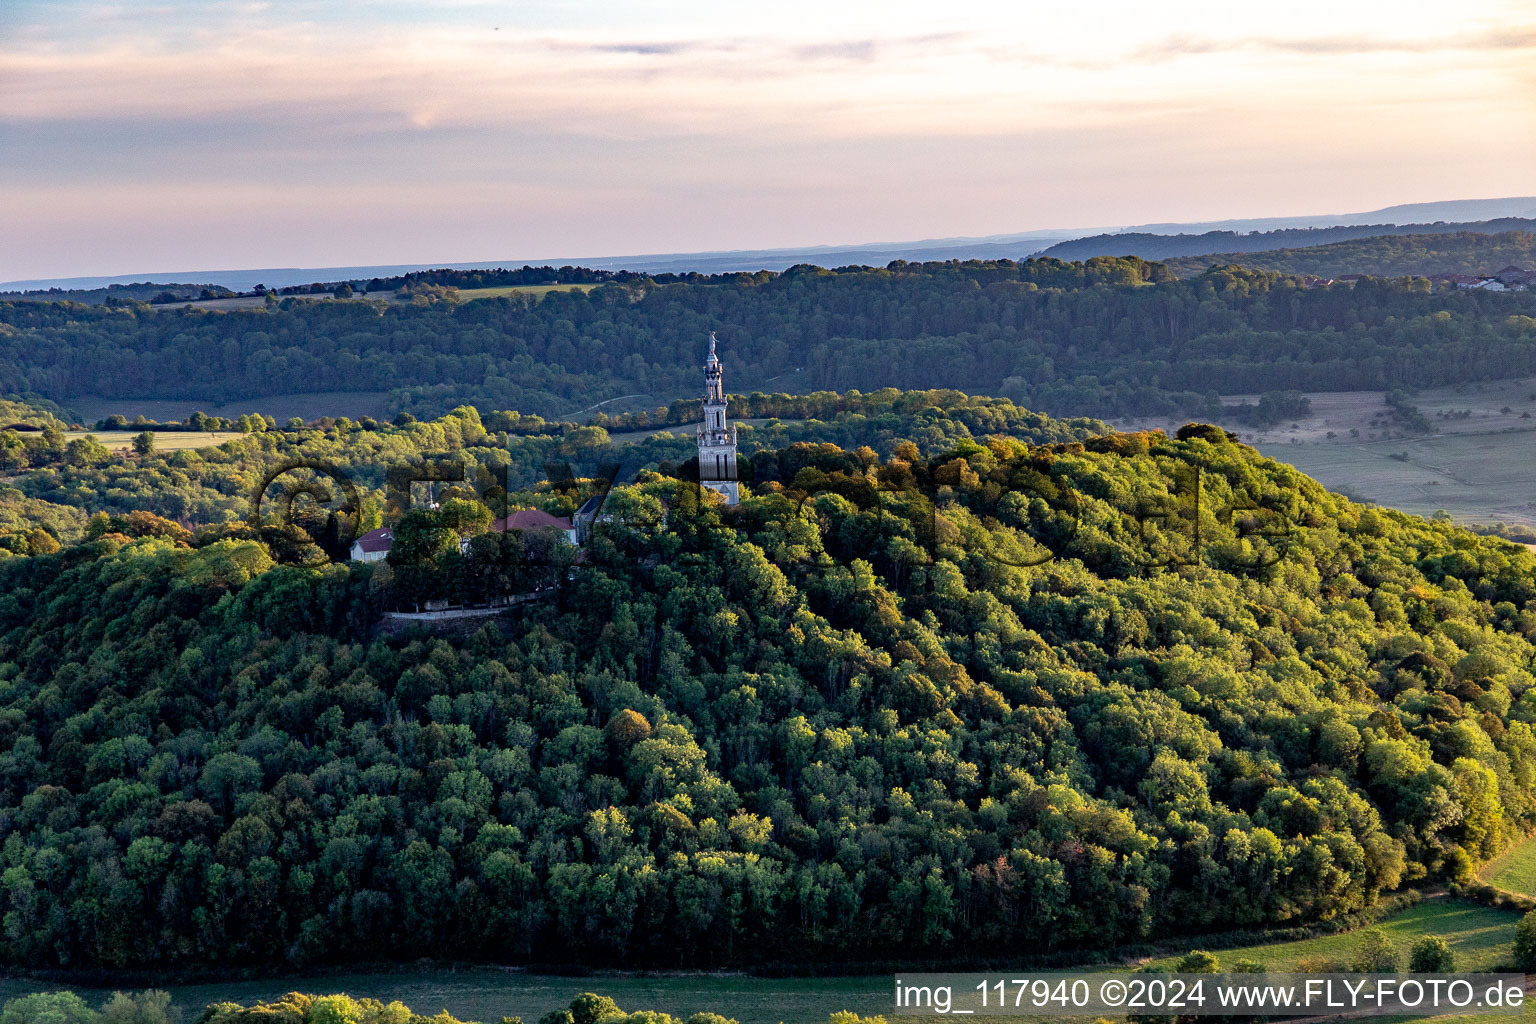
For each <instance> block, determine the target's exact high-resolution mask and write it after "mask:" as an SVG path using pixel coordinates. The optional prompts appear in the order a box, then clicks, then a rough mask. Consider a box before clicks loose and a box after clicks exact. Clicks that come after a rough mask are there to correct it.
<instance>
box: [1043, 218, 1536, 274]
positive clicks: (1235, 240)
mask: <svg viewBox="0 0 1536 1024" xmlns="http://www.w3.org/2000/svg"><path fill="white" fill-rule="evenodd" d="M1532 228H1536V220H1531V219H1529V218H1526V217H1501V218H1498V219H1497V220H1483V221H1468V222H1465V223H1452V224H1447V223H1445V222H1443V221H1442V222H1438V223H1435V224H1350V225H1341V226H1336V227H1325V228H1278V229H1275V230H1273V231H1246V232H1239V231H1206V232H1203V233H1201V234H1195V235H1191V234H1180V235H1166V234H1151V233H1148V232H1144V231H1122V232H1116V233H1113V234H1104V235H1092V236H1089V237H1087V238H1074V239H1071V240H1070V241H1066V242H1058V243H1056V244H1055V245H1053V246H1051V247H1050V248H1049V249H1044V250H1042V251H1041V252H1040V253H1039V255H1041V256H1044V257H1048V258H1054V259H1060V260H1086V259H1092V258H1093V257H1095V256H1140V257H1141V258H1142V259H1147V260H1169V261H1174V260H1179V259H1187V258H1191V257H1205V256H1209V255H1210V254H1212V253H1228V254H1234V255H1238V256H1241V257H1243V258H1239V259H1232V260H1225V261H1221V262H1231V263H1241V264H1242V265H1243V266H1249V265H1250V264H1249V262H1248V260H1247V259H1246V256H1247V255H1248V254H1249V253H1261V252H1273V251H1275V250H1278V249H1283V250H1286V251H1292V250H1298V249H1309V248H1321V247H1325V246H1329V247H1331V246H1333V245H1335V244H1337V243H1340V242H1348V241H1351V240H1353V239H1357V238H1371V239H1375V238H1383V237H1389V236H1393V235H1402V236H1408V235H1441V236H1445V235H1456V234H1482V235H1491V234H1497V233H1500V232H1517V231H1530V230H1531V229H1532ZM1494 269H1495V270H1497V269H1498V268H1497V267H1495V268H1494ZM1346 273H1363V271H1346Z"/></svg>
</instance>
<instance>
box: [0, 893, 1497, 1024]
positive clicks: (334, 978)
mask: <svg viewBox="0 0 1536 1024" xmlns="http://www.w3.org/2000/svg"><path fill="white" fill-rule="evenodd" d="M1518 919H1519V915H1517V914H1515V913H1512V912H1510V911H1504V910H1492V909H1489V908H1487V907H1482V906H1479V905H1477V904H1473V903H1468V902H1464V901H1461V900H1453V899H1447V898H1442V899H1434V900H1429V901H1426V902H1424V903H1421V904H1419V905H1418V906H1416V907H1412V908H1410V909H1408V910H1406V911H1403V912H1402V913H1400V914H1396V915H1393V916H1392V917H1391V918H1389V919H1387V920H1386V921H1385V922H1383V923H1382V924H1381V925H1380V927H1381V928H1382V930H1383V931H1385V932H1386V933H1387V935H1388V936H1390V937H1391V938H1392V939H1393V941H1394V942H1395V943H1396V944H1397V946H1398V949H1399V951H1400V952H1402V954H1403V958H1404V961H1405V964H1406V960H1407V952H1408V947H1409V946H1410V945H1411V944H1412V943H1413V941H1414V940H1415V939H1417V938H1419V937H1420V936H1421V935H1426V934H1429V935H1439V936H1440V937H1442V938H1444V939H1445V940H1446V941H1447V942H1448V943H1450V946H1451V948H1452V950H1454V951H1455V953H1456V957H1457V964H1456V967H1457V969H1458V970H1462V971H1478V970H1487V969H1489V968H1492V967H1494V966H1497V965H1499V964H1501V963H1504V962H1507V961H1508V960H1509V958H1510V955H1511V946H1512V944H1513V940H1514V929H1515V922H1516V921H1517V920H1518ZM1358 942H1359V932H1358V931H1356V932H1346V933H1340V934H1337V935H1327V936H1323V937H1321V938H1315V939H1304V940H1301V941H1297V942H1280V943H1271V944H1268V945H1260V946H1245V947H1242V948H1238V949H1221V950H1213V952H1214V953H1215V954H1216V956H1217V957H1218V958H1219V959H1220V961H1221V963H1222V966H1223V967H1226V966H1228V965H1230V964H1232V963H1234V962H1236V961H1237V960H1243V959H1248V960H1258V961H1260V962H1262V963H1264V964H1265V965H1266V966H1267V967H1268V968H1269V969H1270V970H1272V971H1294V970H1296V969H1297V964H1298V962H1299V961H1301V960H1302V959H1303V958H1306V957H1317V956H1322V957H1327V958H1329V959H1338V960H1347V959H1349V956H1350V954H1351V953H1353V951H1354V948H1355V945H1356V944H1357V943H1358ZM1024 952H1027V951H1021V953H1024ZM1176 959H1177V957H1176V956H1169V957H1166V958H1163V959H1160V960H1156V961H1148V962H1153V963H1157V964H1162V965H1167V966H1170V967H1171V966H1172V964H1173V962H1174V961H1175V960H1176ZM1142 963H1144V962H1138V963H1137V964H1136V965H1135V966H1141V965H1142ZM1126 966H1127V965H1124V964H1118V965H1107V964H1097V965H1094V966H1093V967H1091V968H1089V969H1090V970H1094V971H1109V970H1123V969H1124V968H1125V967H1126ZM964 969H965V968H964V967H963V966H957V968H956V970H964ZM62 987H66V986H63V985H60V984H56V983H49V982H40V981H32V980H28V979H22V978H4V977H0V1000H4V999H10V998H14V997H16V996H19V995H24V994H26V993H28V992H37V991H51V990H53V989H57V988H62ZM164 987H165V988H166V989H167V991H169V992H170V993H171V995H172V997H173V999H174V1000H175V1002H176V1003H177V1004H178V1005H180V1006H181V1007H182V1008H183V1009H184V1010H185V1011H188V1016H189V1017H195V1016H196V1014H197V1012H198V1011H200V1010H201V1009H202V1007H203V1006H205V1005H207V1004H208V1003H211V1002H216V1001H219V1000H224V999H231V1000H235V1001H237V1002H241V1003H247V1004H249V1003H252V1002H255V1001H258V1000H273V999H277V998H279V997H280V996H281V995H282V994H283V993H285V992H289V991H301V992H348V993H350V994H351V995H353V996H370V997H373V998H376V999H382V1000H385V1001H389V1000H391V999H399V1000H402V1001H403V1002H405V1003H406V1004H407V1005H409V1006H411V1007H412V1008H413V1009H416V1010H417V1011H418V1012H436V1011H437V1010H439V1009H447V1010H448V1011H449V1012H450V1013H451V1014H453V1015H454V1016H456V1017H458V1018H460V1019H462V1020H480V1021H487V1020H497V1019H499V1018H501V1017H502V1016H504V1015H513V1014H516V1015H519V1016H521V1017H522V1018H523V1019H524V1020H525V1021H534V1020H538V1019H539V1017H541V1016H542V1015H543V1014H545V1013H548V1012H549V1011H550V1010H553V1009H556V1008H559V1007H562V1006H565V1005H567V1004H568V1003H569V1002H570V1000H571V998H572V997H574V996H575V995H576V994H577V993H579V992H597V993H599V994H602V995H606V996H610V997H611V998H613V999H614V1001H616V1002H617V1003H618V1004H619V1005H620V1006H622V1007H624V1008H625V1009H626V1010H642V1009H650V1010H663V1011H666V1012H668V1013H671V1014H674V1015H676V1016H680V1017H686V1016H688V1015H689V1014H690V1013H694V1012H697V1011H700V1010H711V1011H714V1012H716V1013H723V1014H725V1015H726V1016H729V1017H735V1018H736V1019H737V1020H739V1021H741V1024H777V1022H779V1021H784V1022H806V1024H823V1022H825V1021H826V1019H827V1016H828V1015H829V1014H831V1013H833V1012H835V1011H837V1010H843V1009H846V1010H854V1011H856V1012H858V1013H860V1014H862V1015H867V1016H872V1015H876V1014H885V1015H887V1017H888V1019H895V1018H894V1017H893V1016H892V1015H891V1010H892V1006H891V975H890V974H889V973H879V974H870V975H862V976H830V977H821V978H759V977H751V976H747V975H741V974H713V973H706V972H700V973H692V974H677V973H663V974H651V975H645V974H619V973H608V972H594V973H593V974H591V975H588V976H585V977H580V978H573V977H559V976H553V975H541V974H532V973H528V972H524V971H520V970H506V969H502V968H497V967H452V966H426V965H413V966H411V967H408V968H404V969H395V970H389V971H380V972H360V971H359V972H340V973H321V974H307V975H306V974H294V975H286V976H278V977H273V978H269V979H264V980H242V981H230V982H224V983H217V982H209V983H199V984H187V985H167V986H164ZM75 988H76V991H78V992H80V994H81V995H83V996H85V997H86V998H87V999H90V1000H91V1001H93V1002H99V1001H100V1000H101V999H104V998H105V997H106V996H107V995H108V994H109V990H107V989H93V988H89V987H84V986H75ZM901 1019H903V1020H908V1021H912V1022H913V1024H918V1022H919V1021H930V1020H937V1019H940V1018H927V1017H903V1018H901ZM992 1019H994V1020H1001V1019H1004V1018H992ZM1007 1019H1009V1020H1015V1019H1017V1020H1028V1021H1034V1022H1040V1021H1045V1020H1051V1019H1059V1018H1052V1017H1043V1016H1042V1017H1031V1018H1007Z"/></svg>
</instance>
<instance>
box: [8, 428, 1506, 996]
mask: <svg viewBox="0 0 1536 1024" xmlns="http://www.w3.org/2000/svg"><path fill="white" fill-rule="evenodd" d="M466 428H467V421H466ZM1181 434H1183V435H1184V436H1183V437H1182V438H1181V439H1169V438H1166V437H1164V436H1162V435H1161V434H1151V435H1110V436H1107V437H1103V438H1100V439H1096V440H1089V441H1087V442H1081V441H1075V442H1066V443H1057V444H1053V445H1047V446H1040V447H1031V446H1029V445H1026V444H1024V443H1022V442H1017V441H1011V440H1006V439H995V440H991V441H988V442H987V443H985V444H978V443H975V442H970V441H964V442H959V443H957V444H955V445H954V446H952V447H951V448H949V449H948V450H943V451H939V452H937V453H936V454H935V455H934V457H933V458H931V459H924V458H923V457H922V456H921V454H920V453H919V451H918V450H917V448H916V447H915V446H910V445H903V444H898V445H896V446H895V447H894V448H893V451H892V454H891V455H890V456H889V457H888V458H885V459H880V458H879V457H878V456H876V455H875V453H874V452H872V451H869V450H859V451H843V450H839V449H838V448H837V447H836V446H831V445H798V446H791V447H789V448H786V449H783V450H780V451H778V452H760V453H758V454H757V455H755V456H754V457H753V460H752V463H753V470H754V473H755V474H756V478H755V481H754V484H753V488H752V489H753V494H754V496H753V497H750V498H749V499H748V500H746V501H744V502H743V504H742V505H741V506H740V507H738V508H735V509H723V508H720V507H718V506H715V505H712V504H708V503H706V504H702V505H701V504H699V503H698V502H697V501H692V500H690V499H689V493H690V492H688V491H687V490H686V489H683V488H681V486H680V485H679V484H678V483H677V482H676V481H673V480H671V479H669V478H667V477H664V476H659V475H651V476H647V477H644V478H643V479H642V480H641V482H639V483H638V484H635V485H632V486H627V487H623V488H620V489H617V490H616V491H615V492H614V493H613V494H612V495H610V505H609V508H610V509H611V510H612V512H613V513H614V517H615V518H614V521H613V522H612V523H611V524H609V525H608V526H606V527H605V528H604V530H603V531H601V532H600V534H599V536H598V538H597V540H596V541H595V542H594V544H593V546H592V548H591V552H590V555H589V557H588V559H587V560H585V561H583V562H582V563H580V564H579V565H578V566H576V567H573V569H572V570H571V572H570V575H569V579H568V580H567V579H565V576H564V574H562V576H561V579H562V580H565V582H564V583H563V585H562V586H561V587H560V588H559V589H558V590H556V591H554V592H553V595H554V596H552V597H550V598H549V599H548V600H541V601H536V602H532V603H529V604H526V605H523V606H521V607H520V609H519V611H518V612H517V613H516V614H514V615H513V616H512V617H511V618H510V623H509V627H508V630H507V631H506V632H505V633H504V632H502V631H500V630H498V629H496V628H493V627H490V626H487V627H486V628H483V629H481V630H480V631H478V632H476V633H474V634H473V635H471V636H469V637H468V638H466V639H461V640H454V639H447V638H442V637H436V638H434V637H426V636H418V637H406V638H404V639H399V640H390V639H385V638H382V637H375V636H372V635H371V632H370V628H369V624H370V622H371V620H372V609H373V608H374V607H375V601H376V599H377V598H376V595H377V593H378V590H379V588H380V586H381V585H382V584H383V582H384V574H385V573H386V572H387V571H388V569H389V568H390V567H389V565H388V563H385V564H384V565H383V566H347V565H342V566H332V567H320V568H311V567H305V566H301V565H290V564H274V555H280V554H281V553H280V552H274V551H272V550H270V549H269V548H268V547H267V546H266V545H265V544H264V543H263V542H262V541H261V540H260V539H258V538H257V536H256V535H255V534H253V533H250V532H246V533H241V532H240V531H239V530H238V529H233V530H229V531H225V532H222V533H221V532H218V531H205V532H203V533H201V534H199V535H196V536H193V535H189V534H187V533H186V531H179V532H178V530H176V529H172V528H170V527H172V526H174V524H161V523H157V522H156V521H155V520H154V517H152V516H151V517H145V516H142V515H141V516H140V517H138V518H137V519H135V518H133V517H126V518H121V519H118V520H115V521H111V522H109V521H107V520H105V519H104V520H102V522H101V528H100V529H93V530H92V531H91V534H92V536H94V537H95V538H96V539H94V540H91V541H87V542H85V543H82V544H79V545H76V546H71V547H66V548H65V549H63V550H62V551H59V552H57V553H54V554H39V555H37V556H35V557H31V558H24V559H13V560H9V561H6V562H0V832H3V833H4V834H5V836H6V841H5V843H4V844H3V846H0V880H3V881H0V900H3V911H4V929H3V933H0V959H3V961H4V962H5V963H7V964H13V965H28V966H34V967H61V966H62V967H69V968H74V969H81V968H91V967H107V968H120V967H151V968H155V969H164V968H166V967H170V966H174V965H236V964H249V963H270V962H274V961H291V962H309V961H326V960H331V961H336V960H363V959H376V958H381V957H382V958H396V957H399V958H404V957H416V956H422V955H430V956H437V957H466V958H473V959H490V960H496V961H501V962H524V961H538V960H554V961H566V962H571V961H577V960H580V961H581V962H584V963H590V964H605V963H607V964H623V965H631V966H633V965H642V964H656V965H695V966H704V965H724V964H742V963H750V962H758V961H770V960H771V961H778V962H781V963H782V962H795V963H809V962H812V961H814V962H816V963H818V964H823V965H824V964H826V963H828V962H830V961H837V960H857V959H861V958H871V957H873V958H884V959H903V960H908V961H910V960H912V959H913V958H915V957H930V956H932V957H940V956H965V955H972V954H987V955H995V954H999V953H1003V952H1006V953H1007V954H1008V955H1010V956H1015V955H1027V954H1029V953H1032V952H1043V951H1052V950H1056V951H1059V950H1065V949H1072V948H1079V947H1096V946H1103V945H1107V944H1112V943H1118V942H1124V941H1127V940H1136V939H1141V938H1144V937H1147V936H1157V935H1166V934H1170V933H1175V932H1191V931H1201V932H1209V931H1212V930H1215V929H1220V928H1226V927H1232V926H1258V925H1274V924H1284V923H1291V922H1305V921H1315V920H1319V919H1322V918H1327V917H1330V916H1334V915H1338V914H1341V913H1346V912H1349V911H1351V910H1355V909H1358V908H1362V907H1368V906H1371V905H1372V904H1374V903H1375V902H1377V901H1378V900H1380V899H1381V898H1382V897H1383V895H1384V894H1385V893H1388V892H1390V891H1392V890H1394V889H1396V888H1398V887H1400V886H1404V885H1418V884H1431V883H1437V882H1440V881H1442V880H1454V879H1465V878H1467V877H1468V876H1469V874H1470V872H1471V871H1472V870H1473V867H1474V865H1475V864H1476V863H1477V862H1478V861H1480V860H1482V859H1484V858H1487V857H1489V856H1491V855H1493V854H1494V853H1496V852H1497V851H1498V850H1499V849H1500V848H1501V847H1502V846H1503V845H1504V844H1505V843H1506V842H1507V841H1508V839H1509V838H1510V837H1511V836H1514V835H1516V834H1518V833H1520V832H1522V831H1524V830H1527V829H1529V828H1531V827H1532V826H1533V825H1536V810H1533V803H1532V800H1533V797H1536V732H1533V730H1532V726H1531V723H1532V721H1533V720H1536V695H1533V691H1532V690H1531V689H1530V687H1531V684H1532V681H1533V680H1532V676H1531V673H1530V666H1531V665H1532V662H1533V658H1536V644H1533V639H1536V606H1533V604H1532V601H1533V598H1536V584H1533V582H1532V580H1533V576H1536V559H1533V556H1532V555H1531V553H1529V552H1527V551H1526V550H1525V549H1523V548H1520V547H1517V546H1514V545H1511V544H1508V543H1505V542H1502V541H1499V540H1495V539H1492V538H1483V537H1477V536H1474V535H1471V534H1469V533H1466V532H1463V531H1460V530H1457V529H1455V528H1453V527H1451V526H1449V525H1445V524H1438V523H1430V522H1426V521H1423V520H1419V519H1414V518H1411V517H1408V516H1405V515H1401V514H1397V513H1393V512H1388V511H1382V510H1377V509H1369V508H1364V507H1361V506H1359V505H1355V504H1352V503H1350V502H1348V501H1346V500H1344V499H1342V498H1340V497H1338V496H1335V495H1331V494H1328V493H1326V492H1324V491H1323V490H1322V489H1321V488H1320V487H1318V486H1317V485H1316V484H1315V483H1313V482H1312V481H1310V480H1308V479H1306V478H1304V477H1302V476H1301V475H1299V474H1298V473H1297V472H1296V471H1295V470H1293V469H1291V468H1289V467H1286V466H1284V465H1281V464H1278V463H1275V462H1272V461H1269V460H1265V459H1262V458H1260V457H1259V456H1258V455H1257V454H1256V453H1255V452H1254V451H1253V450H1251V449H1249V448H1246V447H1243V446H1241V445H1238V444H1235V443H1233V442H1232V441H1231V440H1230V439H1229V437H1228V435H1226V434H1225V433H1224V432H1222V431H1220V430H1218V429H1216V428H1190V429H1186V430H1185V431H1181ZM443 440H444V441H445V442H446V441H451V440H452V438H449V437H447V436H446V435H445V436H444V438H443ZM460 440H461V441H462V438H461V439H460ZM1197 469H1198V471H1199V474H1200V475H1199V477H1196V476H1195V473H1196V470H1197ZM1196 486H1198V487H1199V488H1200V489H1201V490H1200V493H1201V495H1202V497H1201V500H1200V501H1199V503H1198V505H1196V504H1195V503H1194V502H1193V501H1192V500H1190V495H1191V494H1192V493H1193V492H1192V491H1191V488H1192V487H1196ZM663 500H665V501H666V502H667V505H666V507H665V511H664V506H663V504H662V501H663ZM1196 509H1198V513H1196V512H1195V510H1196ZM1195 514H1198V516H1199V529H1198V532H1197V531H1196V530H1195V529H1194V528H1193V526H1192V524H1191V522H1190V521H1189V519H1190V516H1191V515H1195ZM1282 535H1288V538H1286V539H1282ZM1265 536H1267V537H1268V539H1264V537H1265ZM1197 537H1198V539H1196V538H1197ZM459 550H460V549H459V545H458V544H457V543H454V544H450V545H446V546H445V547H444V549H443V551H442V554H441V555H440V556H439V561H438V562H437V563H436V565H437V567H438V571H440V572H441V573H443V574H444V575H445V577H446V578H450V579H459V578H462V577H463V576H464V574H465V573H467V572H472V571H473V556H467V557H469V558H470V561H469V562H466V561H465V558H466V556H463V555H461V554H459ZM1053 553H1054V555H1055V557H1054V558H1051V557H1050V556H1051V555H1052V554H1053Z"/></svg>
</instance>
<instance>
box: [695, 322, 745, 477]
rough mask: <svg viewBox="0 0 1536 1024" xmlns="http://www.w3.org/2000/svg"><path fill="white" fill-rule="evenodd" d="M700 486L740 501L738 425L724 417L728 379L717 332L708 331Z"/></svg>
mask: <svg viewBox="0 0 1536 1024" xmlns="http://www.w3.org/2000/svg"><path fill="white" fill-rule="evenodd" d="M699 486H701V487H708V488H709V489H710V490H712V491H714V492H715V493H717V494H719V495H721V496H722V497H724V498H725V503H726V504H727V505H735V504H737V503H739V502H740V501H741V489H740V485H739V484H738V483H737V481H736V428H735V427H734V426H731V425H730V424H728V423H727V422H726V419H725V382H724V380H723V379H722V378H721V375H720V358H719V357H718V356H716V355H715V332H714V331H710V332H709V358H708V359H707V360H705V361H704V422H703V424H701V425H700V427H699Z"/></svg>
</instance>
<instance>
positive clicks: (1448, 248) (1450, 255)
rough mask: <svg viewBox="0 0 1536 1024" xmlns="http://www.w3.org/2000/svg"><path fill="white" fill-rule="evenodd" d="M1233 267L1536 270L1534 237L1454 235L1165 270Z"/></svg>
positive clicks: (1383, 272)
mask: <svg viewBox="0 0 1536 1024" xmlns="http://www.w3.org/2000/svg"><path fill="white" fill-rule="evenodd" d="M1226 263H1237V264H1240V265H1242V266H1244V267H1248V268H1250V269H1253V270H1269V271H1276V272H1278V273H1282V274H1314V275H1317V276H1318V277H1335V278H1336V277H1344V276H1346V275H1349V274H1361V275H1370V276H1375V277H1414V276H1417V277H1432V276H1435V275H1439V274H1468V275H1491V274H1497V273H1499V272H1500V271H1501V270H1503V269H1504V268H1506V267H1509V266H1512V265H1513V266H1518V267H1524V268H1526V269H1536V234H1532V233H1531V232H1530V231H1501V232H1499V233H1497V234H1483V233H1480V232H1475V231H1457V232H1453V233H1446V234H1438V235H1376V236H1373V237H1370V238H1355V239H1350V240H1348V241H1343V242H1334V243H1333V244H1331V245H1316V246H1309V247H1307V248H1296V249H1272V250H1269V251H1267V252H1251V253H1250V252H1224V253H1215V254H1212V255H1208V256H1184V257H1180V258H1177V259H1168V260H1165V261H1164V264H1165V265H1166V266H1167V267H1168V269H1169V270H1171V271H1173V272H1174V273H1175V274H1176V275H1178V276H1179V277H1194V276H1196V275H1199V274H1202V273H1204V272H1205V271H1206V270H1208V269H1210V268H1211V267H1214V266H1221V265H1222V264H1226Z"/></svg>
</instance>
